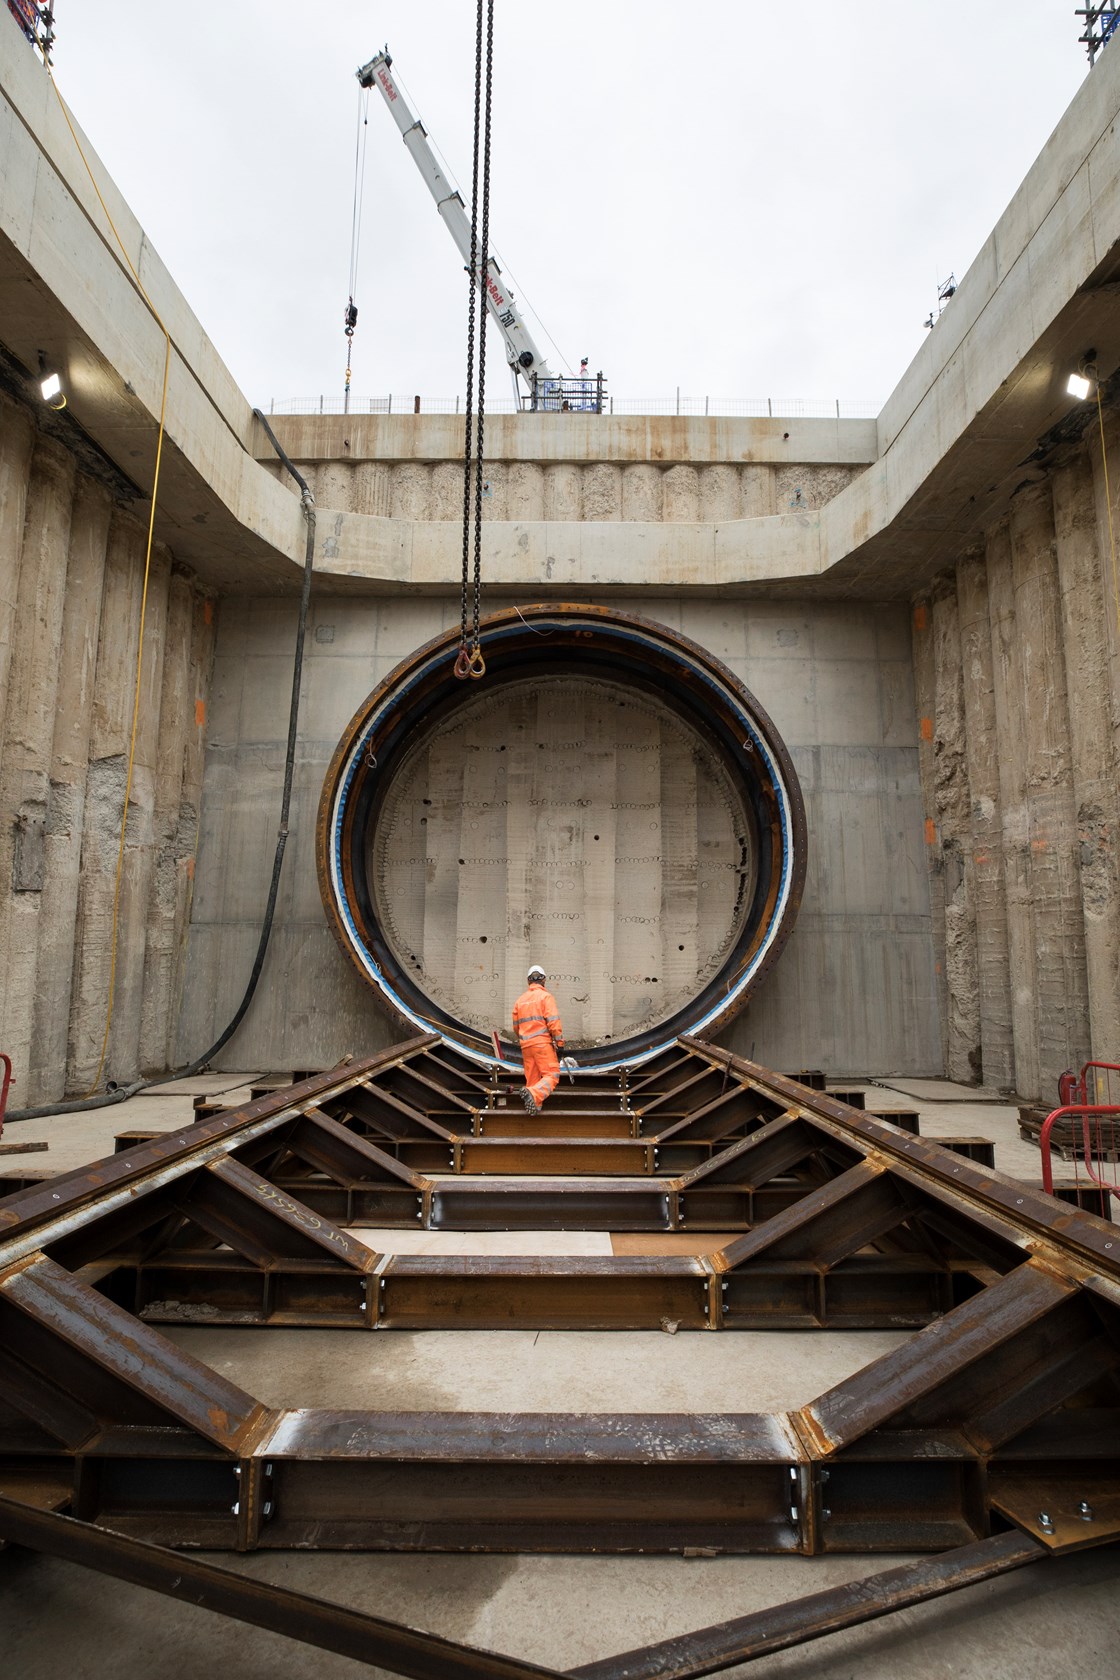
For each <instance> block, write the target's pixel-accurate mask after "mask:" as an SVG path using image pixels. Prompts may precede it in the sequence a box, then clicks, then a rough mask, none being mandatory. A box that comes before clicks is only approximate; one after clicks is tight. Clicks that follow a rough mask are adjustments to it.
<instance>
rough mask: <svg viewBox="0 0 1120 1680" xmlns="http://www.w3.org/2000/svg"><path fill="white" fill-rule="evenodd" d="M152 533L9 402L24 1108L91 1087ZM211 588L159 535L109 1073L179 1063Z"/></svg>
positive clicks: (4, 1017)
mask: <svg viewBox="0 0 1120 1680" xmlns="http://www.w3.org/2000/svg"><path fill="white" fill-rule="evenodd" d="M146 545H147V529H146V526H145V525H143V524H142V523H141V522H140V521H139V520H138V519H137V518H136V517H135V516H134V515H133V514H132V513H130V512H129V511H128V509H127V508H126V507H125V506H123V505H121V504H120V503H119V502H117V501H114V498H113V495H112V494H111V492H110V490H109V489H108V488H107V487H106V486H105V485H104V484H102V483H100V482H98V481H97V480H96V479H95V478H92V477H90V476H89V475H87V474H86V473H85V472H83V471H81V470H79V468H78V466H77V464H76V461H75V458H74V455H73V454H72V453H71V451H70V450H68V449H67V448H66V447H64V446H63V445H62V444H61V443H59V442H57V441H54V440H53V439H51V438H49V437H46V436H44V435H42V434H41V433H40V432H39V431H38V430H37V428H36V425H35V422H34V419H33V417H32V416H31V415H30V414H29V413H28V412H27V411H26V410H24V409H23V408H22V407H20V406H18V405H17V404H15V403H13V402H10V401H8V400H7V398H5V397H3V395H0V811H2V812H3V814H4V819H3V822H2V823H0V950H2V951H3V952H4V962H3V963H2V964H0V1022H2V1023H3V1038H2V1041H0V1043H2V1047H3V1049H4V1050H6V1051H7V1053H8V1054H9V1055H10V1056H11V1057H12V1060H13V1063H14V1064H15V1067H16V1071H17V1079H18V1084H17V1087H16V1090H15V1092H14V1093H13V1105H15V1104H18V1105H19V1106H25V1105H27V1104H29V1103H38V1102H48V1101H56V1100H58V1099H59V1098H61V1097H63V1096H64V1095H72V1094H75V1093H81V1092H83V1091H85V1090H86V1089H87V1087H88V1086H89V1085H90V1084H91V1083H92V1081H93V1078H94V1075H95V1073H96V1070H97V1067H98V1063H99V1061H100V1057H101V1048H102V1044H103V1041H104V1037H105V1028H106V1021H107V1018H108V1010H109V995H110V971H111V968H112V966H113V923H114V915H113V903H114V898H115V896H116V878H117V860H118V853H119V843H120V832H121V817H122V810H123V804H124V790H125V780H126V774H127V766H128V754H129V743H130V737H131V731H132V717H133V704H134V691H135V672H136V661H137V646H138V639H139V628H140V610H141V595H142V590H143V576H144V557H145V551H146ZM213 635H214V610H213V601H212V599H211V598H210V597H209V596H207V595H205V594H204V593H203V592H202V591H200V590H199V588H198V587H197V585H196V583H195V581H194V579H193V577H192V575H191V574H189V573H188V572H186V571H185V570H184V568H182V567H179V566H176V565H174V564H173V562H172V559H171V556H170V554H169V553H168V551H167V550H166V549H165V548H162V547H160V546H159V545H158V544H157V545H155V546H154V548H153V553H152V563H151V569H150V576H149V582H148V595H147V608H146V623H145V636H144V659H143V668H142V678H141V686H140V702H139V712H138V716H137V731H136V748H135V756H134V765H133V780H132V790H131V796H130V799H129V817H128V831H127V836H126V843H125V850H124V859H123V866H122V870H121V886H120V896H119V909H118V914H117V927H116V963H115V969H116V975H115V982H116V983H115V991H114V1002H113V1012H112V1030H111V1033H110V1037H109V1046H108V1055H107V1058H106V1062H105V1070H104V1074H103V1078H115V1079H118V1080H126V1079H130V1078H133V1077H134V1076H135V1074H136V1072H137V1071H138V1069H140V1068H144V1069H153V1070H155V1069H161V1070H162V1069H163V1068H165V1067H166V1066H167V1065H168V1056H169V1053H170V1041H171V1037H172V1035H173V1029H174V1024H175V1021H176V1017H177V1013H178V1006H179V996H180V991H181V987H182V973H183V954H184V950H185V935H186V928H187V924H188V921H189V917H190V900H191V891H192V878H193V872H194V850H195V838H196V834H197V828H198V815H199V800H200V794H201V787H202V756H203V738H204V722H205V707H206V700H207V695H208V691H209V678H210V667H211V661H212V655H213Z"/></svg>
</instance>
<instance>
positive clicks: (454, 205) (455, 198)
mask: <svg viewBox="0 0 1120 1680" xmlns="http://www.w3.org/2000/svg"><path fill="white" fill-rule="evenodd" d="M392 63H393V61H392V59H391V58H390V57H389V53H388V49H386V50H385V51H384V52H380V53H378V55H377V57H376V58H371V59H370V61H369V63H368V64H363V65H362V67H361V69H360V70H359V71H358V82H359V84H360V85H361V86H362V87H364V88H370V87H373V86H375V85H376V86H377V87H379V88H380V89H381V97H382V98H383V99H384V101H385V103H386V105H387V106H388V107H389V110H390V111H391V113H392V116H393V121H394V122H395V123H396V125H397V127H398V128H399V129H400V131H401V138H402V139H403V141H404V143H405V145H406V146H407V147H408V149H409V151H410V152H411V153H412V160H413V162H414V163H415V165H416V167H417V169H418V170H419V171H420V173H421V175H422V176H423V177H424V181H425V183H426V185H427V188H428V191H429V192H430V193H431V195H432V197H433V198H434V199H435V203H436V209H437V210H438V211H439V213H440V215H441V216H442V217H443V221H444V225H445V226H446V228H447V230H448V232H449V233H450V234H451V237H452V239H453V240H454V241H455V244H456V247H457V248H458V251H459V255H460V256H461V257H462V259H463V262H464V264H465V265H466V267H467V268H468V269H470V270H472V271H473V272H474V273H475V274H477V273H478V271H479V259H480V256H481V252H480V251H479V250H478V249H477V247H476V248H475V249H474V250H472V248H471V224H470V218H469V217H468V215H467V212H466V210H465V208H464V205H463V200H462V199H461V198H460V196H459V194H458V193H457V192H456V191H455V189H454V187H453V186H452V185H451V183H450V181H449V180H448V179H447V176H446V175H445V174H444V173H443V170H442V169H441V168H440V166H439V164H438V163H437V162H436V157H435V153H434V152H433V151H432V148H431V145H430V144H429V142H428V135H427V131H426V129H425V128H424V125H423V123H422V122H421V121H420V120H419V118H418V117H415V116H414V115H413V113H412V112H411V111H410V110H409V108H408V102H407V100H406V99H405V97H404V95H403V94H402V92H401V90H400V88H399V87H398V86H397V84H396V82H395V81H394V80H393V77H392V75H391V73H390V71H391V67H392ZM486 305H487V308H488V309H489V311H490V314H491V315H492V316H493V318H494V320H495V322H496V323H497V325H498V327H499V329H500V331H501V334H502V337H503V339H504V340H505V346H506V359H507V360H508V362H509V365H510V367H511V368H512V369H513V371H514V374H515V375H516V374H520V375H521V377H522V378H523V379H524V380H525V382H526V384H527V385H528V386H529V387H530V389H532V385H533V379H534V376H535V377H536V378H537V379H538V380H542V379H555V378H556V375H555V374H554V373H553V372H552V369H551V368H550V367H549V365H548V363H547V362H546V361H545V358H544V356H543V355H542V354H541V352H540V350H539V349H538V348H537V346H536V344H535V343H534V341H533V336H532V334H531V333H530V331H529V329H528V327H527V326H526V325H525V322H524V321H523V320H522V318H521V311H520V310H519V309H518V307H517V305H516V303H514V301H513V294H512V293H511V292H510V290H509V287H508V286H507V285H506V284H505V282H504V281H503V279H502V271H501V269H500V268H499V267H498V265H497V263H496V262H495V261H494V259H493V257H491V258H490V259H489V261H488V262H487V264H486Z"/></svg>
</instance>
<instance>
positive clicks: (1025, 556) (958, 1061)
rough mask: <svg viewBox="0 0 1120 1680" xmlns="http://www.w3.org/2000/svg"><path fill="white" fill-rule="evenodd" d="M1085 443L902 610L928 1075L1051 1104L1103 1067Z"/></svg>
mask: <svg viewBox="0 0 1120 1680" xmlns="http://www.w3.org/2000/svg"><path fill="white" fill-rule="evenodd" d="M1106 435H1107V476H1108V477H1109V478H1110V479H1111V483H1112V485H1113V487H1115V486H1116V485H1117V484H1118V483H1120V430H1118V428H1117V424H1116V422H1115V420H1113V421H1110V422H1109V423H1108V426H1107V434H1106ZM1087 436H1088V443H1087V445H1086V446H1085V447H1084V448H1080V449H1076V450H1070V451H1067V452H1066V453H1065V456H1064V458H1063V459H1061V460H1060V461H1059V462H1057V463H1056V464H1055V466H1054V469H1053V470H1052V472H1050V473H1049V474H1048V475H1047V477H1046V478H1045V479H1042V480H1041V482H1036V483H1031V484H1028V485H1026V486H1024V487H1023V488H1022V489H1021V490H1020V491H1019V492H1018V493H1017V494H1016V495H1015V496H1014V497H1013V498H1012V500H1011V504H1010V507H1009V510H1008V513H1007V515H1006V517H1005V518H1003V519H1001V520H999V521H998V522H997V523H996V524H995V525H994V526H993V527H992V528H991V530H990V531H989V532H988V534H987V537H986V540H985V541H984V542H983V543H982V544H980V545H978V546H976V547H975V548H973V549H970V550H969V551H968V552H967V553H966V554H964V555H963V556H962V558H961V560H960V562H959V563H958V565H957V566H955V567H954V568H952V569H950V570H948V571H946V572H945V573H943V574H942V575H941V577H939V578H938V579H937V580H936V583H935V586H934V588H933V589H932V590H931V591H930V592H929V593H928V595H926V596H923V598H921V599H920V600H919V601H918V602H917V603H916V605H915V610H914V642H915V672H916V679H917V693H918V709H919V713H920V736H921V759H922V784H923V794H924V798H925V802H926V811H927V823H926V829H927V837H928V841H929V855H930V866H931V889H932V902H933V927H934V937H935V942H936V948H937V959H938V963H937V966H938V972H939V976H940V989H941V993H942V1020H943V1034H944V1053H945V1062H946V1068H947V1070H948V1072H949V1074H950V1076H951V1077H952V1078H955V1079H973V1078H979V1077H981V1076H982V1077H983V1079H984V1080H985V1081H986V1082H987V1083H989V1084H992V1085H996V1086H1004V1087H1012V1088H1014V1089H1017V1090H1018V1091H1020V1092H1021V1093H1023V1094H1025V1095H1028V1096H1038V1097H1043V1098H1045V1097H1049V1096H1054V1097H1055V1100H1056V1092H1057V1080H1058V1076H1059V1074H1060V1073H1061V1072H1062V1071H1063V1070H1064V1069H1065V1068H1067V1067H1071V1066H1072V1067H1075V1068H1076V1067H1079V1066H1080V1065H1081V1063H1082V1062H1083V1061H1085V1060H1086V1059H1087V1058H1088V1057H1089V1056H1090V1055H1092V1056H1093V1057H1095V1058H1096V1059H1098V1060H1106V1061H1116V1060H1117V1059H1120V885H1118V878H1117V844H1118V839H1120V797H1118V785H1117V771H1118V767H1120V757H1118V752H1117V738H1118V729H1120V647H1118V632H1120V593H1118V579H1117V570H1116V556H1115V552H1114V549H1113V537H1112V533H1111V532H1110V517H1109V508H1108V499H1107V492H1106V455H1105V453H1104V452H1102V448H1101V445H1100V441H1099V439H1098V436H1097V429H1096V426H1095V425H1094V426H1093V427H1092V428H1091V429H1090V431H1089V433H1088V434H1087ZM1113 493H1115V491H1114V492H1113Z"/></svg>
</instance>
